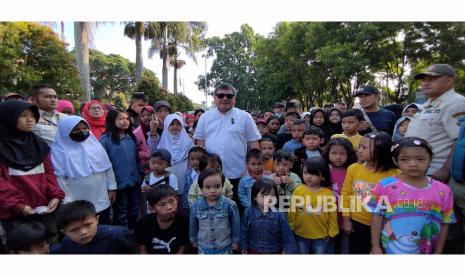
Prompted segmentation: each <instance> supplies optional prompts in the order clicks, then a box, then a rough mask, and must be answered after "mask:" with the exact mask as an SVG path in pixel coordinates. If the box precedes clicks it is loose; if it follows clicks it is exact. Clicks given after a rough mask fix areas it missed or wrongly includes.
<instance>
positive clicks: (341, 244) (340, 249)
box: [330, 229, 349, 254]
mask: <svg viewBox="0 0 465 276" xmlns="http://www.w3.org/2000/svg"><path fill="white" fill-rule="evenodd" d="M331 240H332V242H334V252H333V253H330V254H349V235H347V233H346V232H344V231H343V230H342V229H339V234H337V236H336V237H334V238H333V239H331Z"/></svg>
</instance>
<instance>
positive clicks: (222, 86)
mask: <svg viewBox="0 0 465 276" xmlns="http://www.w3.org/2000/svg"><path fill="white" fill-rule="evenodd" d="M218 90H226V91H231V92H233V93H234V96H236V95H237V90H236V88H234V86H232V85H230V84H228V83H220V84H219V85H218V86H216V87H215V90H214V91H213V95H216V92H218Z"/></svg>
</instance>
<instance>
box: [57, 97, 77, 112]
mask: <svg viewBox="0 0 465 276" xmlns="http://www.w3.org/2000/svg"><path fill="white" fill-rule="evenodd" d="M65 108H69V109H71V111H72V112H73V114H74V106H73V103H71V102H70V101H68V100H59V101H58V103H57V111H58V112H62V111H63V109H65Z"/></svg>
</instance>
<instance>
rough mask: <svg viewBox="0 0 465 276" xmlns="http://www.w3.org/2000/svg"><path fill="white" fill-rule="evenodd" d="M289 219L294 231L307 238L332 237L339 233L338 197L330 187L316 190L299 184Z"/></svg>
mask: <svg viewBox="0 0 465 276" xmlns="http://www.w3.org/2000/svg"><path fill="white" fill-rule="evenodd" d="M287 219H288V221H289V226H290V227H291V229H292V231H294V233H295V234H297V235H299V236H301V237H303V238H306V239H322V238H325V237H331V238H332V237H335V236H336V235H337V234H338V233H339V227H338V224H337V205H336V197H335V196H334V194H333V192H332V191H331V190H330V189H328V188H321V189H320V190H319V191H317V192H314V191H310V190H309V189H308V187H307V185H305V184H302V185H300V186H298V187H297V188H296V189H295V190H294V193H292V196H291V204H290V209H289V213H288V215H287Z"/></svg>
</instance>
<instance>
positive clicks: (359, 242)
mask: <svg viewBox="0 0 465 276" xmlns="http://www.w3.org/2000/svg"><path fill="white" fill-rule="evenodd" d="M352 225H353V227H354V232H353V233H352V234H350V235H349V253H350V254H370V251H371V231H370V226H368V225H365V224H363V223H360V222H357V221H355V220H352Z"/></svg>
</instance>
